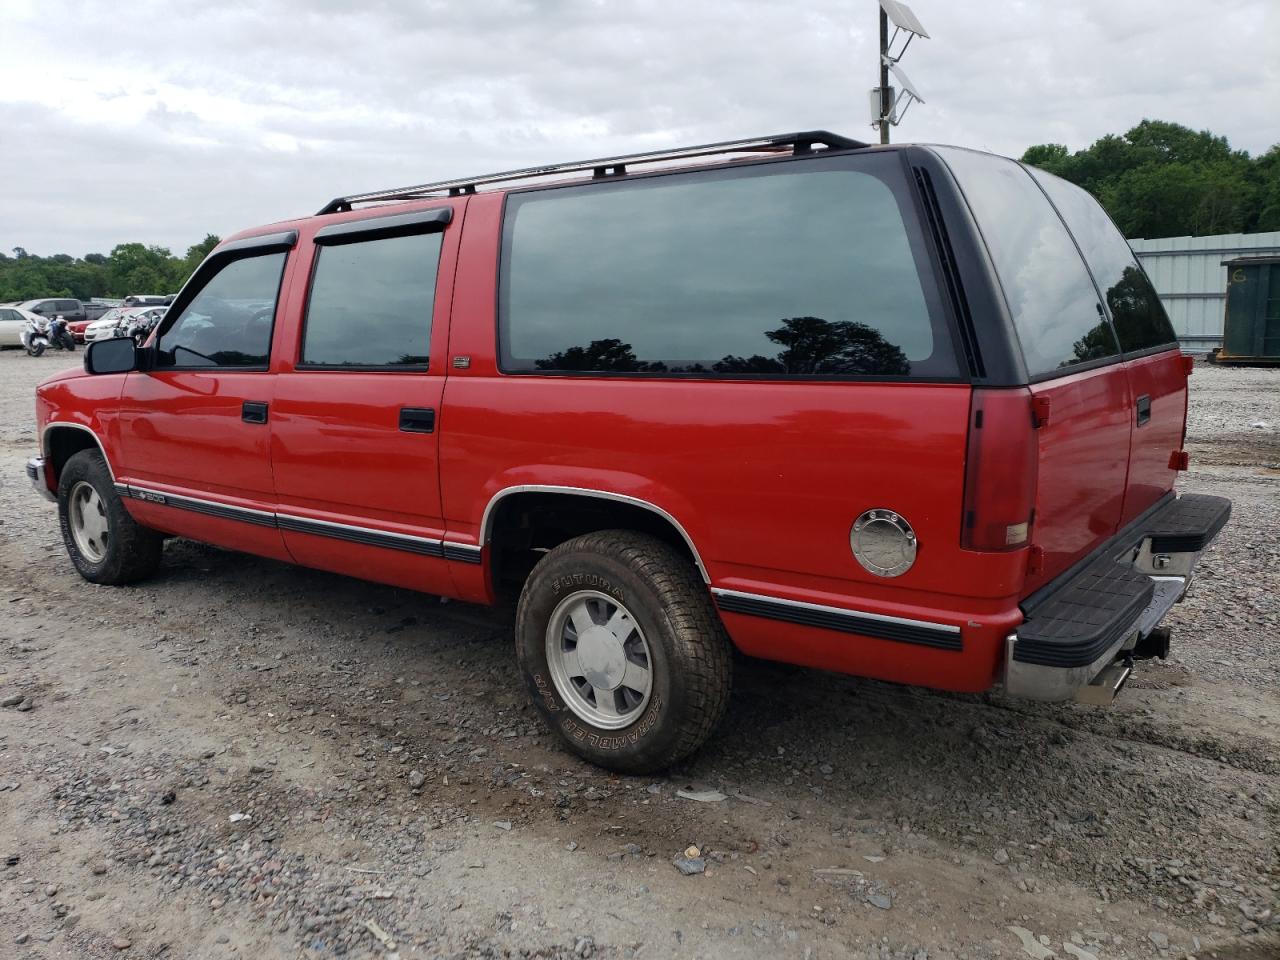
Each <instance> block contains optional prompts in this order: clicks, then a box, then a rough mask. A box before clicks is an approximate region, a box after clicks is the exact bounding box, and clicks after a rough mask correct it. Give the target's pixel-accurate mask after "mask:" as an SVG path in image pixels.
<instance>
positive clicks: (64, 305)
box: [58, 300, 80, 313]
mask: <svg viewBox="0 0 1280 960" xmlns="http://www.w3.org/2000/svg"><path fill="white" fill-rule="evenodd" d="M79 309H80V303H79V301H76V300H59V301H58V312H59V313H74V312H75V311H77V310H79Z"/></svg>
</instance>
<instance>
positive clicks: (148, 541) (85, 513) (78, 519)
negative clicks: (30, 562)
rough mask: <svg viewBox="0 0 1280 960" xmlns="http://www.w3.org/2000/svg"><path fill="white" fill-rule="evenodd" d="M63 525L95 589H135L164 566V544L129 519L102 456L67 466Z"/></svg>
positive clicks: (61, 480)
mask: <svg viewBox="0 0 1280 960" xmlns="http://www.w3.org/2000/svg"><path fill="white" fill-rule="evenodd" d="M58 520H59V524H60V526H61V528H62V540H63V543H65V544H66V547H67V554H68V555H69V556H70V557H71V562H72V563H73V564H74V565H75V568H76V570H77V571H79V573H80V576H82V577H84V578H85V579H86V580H88V581H89V582H90V583H104V584H121V583H131V582H133V581H134V580H141V579H143V578H145V577H149V576H151V574H153V573H154V572H155V570H156V567H158V566H159V565H160V551H161V549H162V547H163V545H164V538H163V537H161V535H160V534H159V533H157V532H156V531H154V530H150V529H148V528H147V527H144V526H142V525H141V524H139V523H138V522H137V521H135V520H134V519H133V517H131V516H130V515H129V511H128V510H126V509H125V506H124V503H123V502H122V501H121V499H120V495H119V494H118V493H116V487H115V482H114V481H113V480H112V478H111V471H110V470H108V469H107V463H106V460H104V459H103V456H102V454H101V453H99V452H98V451H97V450H81V451H80V452H79V453H77V454H75V455H74V456H72V457H71V459H69V460H68V461H67V462H66V464H65V465H64V466H63V468H62V472H61V474H60V475H59V477H58Z"/></svg>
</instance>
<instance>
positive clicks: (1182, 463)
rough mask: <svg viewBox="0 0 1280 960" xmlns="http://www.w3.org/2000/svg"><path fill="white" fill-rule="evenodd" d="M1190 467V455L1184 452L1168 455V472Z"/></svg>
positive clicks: (1177, 451)
mask: <svg viewBox="0 0 1280 960" xmlns="http://www.w3.org/2000/svg"><path fill="white" fill-rule="evenodd" d="M1189 466H1191V454H1189V453H1187V451H1185V450H1175V451H1173V453H1171V454H1169V469H1170V470H1185V469H1187V467H1189Z"/></svg>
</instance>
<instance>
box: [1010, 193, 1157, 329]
mask: <svg viewBox="0 0 1280 960" xmlns="http://www.w3.org/2000/svg"><path fill="white" fill-rule="evenodd" d="M1031 175H1032V176H1033V177H1035V178H1036V181H1037V182H1038V183H1039V184H1040V186H1042V187H1044V190H1045V193H1047V194H1049V199H1050V200H1052V201H1053V205H1054V206H1055V207H1057V208H1058V212H1059V213H1060V214H1062V219H1063V220H1065V221H1066V222H1067V227H1068V229H1070V230H1071V235H1072V236H1073V237H1075V238H1076V243H1078V244H1079V245H1080V250H1081V252H1082V253H1083V254H1084V259H1085V263H1087V264H1088V265H1089V270H1090V271H1091V272H1092V273H1093V279H1094V280H1096V281H1097V282H1098V286H1099V287H1100V288H1101V290H1102V293H1103V296H1104V297H1106V301H1107V307H1108V308H1109V309H1110V310H1111V321H1112V323H1114V324H1115V328H1116V334H1117V335H1118V336H1119V337H1120V348H1121V349H1122V350H1124V351H1125V352H1126V353H1136V352H1138V351H1142V350H1150V349H1152V348H1153V347H1161V346H1170V347H1172V346H1174V345H1176V343H1177V339H1178V338H1177V335H1176V334H1175V333H1174V332H1173V324H1171V323H1170V322H1169V317H1168V316H1167V315H1166V314H1165V312H1164V305H1163V304H1161V303H1160V298H1159V297H1158V296H1157V295H1156V291H1155V288H1154V287H1152V286H1151V281H1150V280H1148V279H1147V275H1146V273H1145V272H1144V271H1143V269H1142V267H1141V265H1140V264H1139V263H1138V258H1137V257H1135V256H1134V255H1133V251H1132V250H1131V249H1130V248H1129V241H1127V240H1125V238H1124V237H1123V236H1122V235H1121V234H1120V231H1119V230H1117V229H1116V225H1115V224H1114V223H1112V222H1111V218H1110V217H1108V216H1107V214H1106V211H1105V210H1103V209H1102V207H1101V206H1099V205H1098V201H1097V200H1094V199H1093V197H1091V196H1089V194H1088V193H1086V192H1085V191H1084V190H1081V189H1080V188H1079V187H1077V186H1076V185H1075V184H1074V183H1068V182H1067V181H1066V180H1063V179H1061V178H1059V177H1055V176H1053V174H1050V173H1045V172H1044V171H1043V170H1036V169H1034V168H1032V169H1031Z"/></svg>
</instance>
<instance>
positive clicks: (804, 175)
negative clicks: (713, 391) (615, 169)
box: [499, 155, 957, 378]
mask: <svg viewBox="0 0 1280 960" xmlns="http://www.w3.org/2000/svg"><path fill="white" fill-rule="evenodd" d="M911 209H912V208H911V203H910V199H909V195H908V194H907V192H906V189H905V186H904V178H903V175H902V170H901V166H900V161H899V160H898V158H897V157H895V156H894V155H882V156H863V157H848V156H845V157H823V158H815V159H811V160H802V161H796V162H787V163H773V164H759V165H753V166H750V167H739V168H736V169H729V170H724V169H721V170H713V171H700V172H696V173H682V174H670V175H665V176H658V177H648V178H644V179H639V180H634V181H627V182H619V183H614V184H592V185H584V186H575V187H564V188H557V189H549V190H540V191H533V192H527V193H517V194H512V195H510V196H509V197H508V199H507V206H506V213H505V221H504V229H503V266H502V279H501V287H500V300H499V304H500V309H499V333H500V337H499V343H500V350H501V363H502V369H503V370H504V371H506V372H515V373H522V372H530V373H534V372H548V373H569V372H579V373H625V374H639V375H660V376H670V375H695V376H706V377H715V376H762V377H769V378H821V377H864V376H887V377H908V376H926V377H953V376H955V375H956V373H957V369H956V361H955V356H954V352H953V350H952V347H951V343H950V339H949V337H948V335H947V329H946V326H945V323H944V322H943V320H942V316H943V314H942V311H941V309H940V305H939V303H938V297H937V291H936V287H935V286H934V285H933V282H932V279H928V280H925V281H922V279H921V278H922V276H924V277H927V278H931V274H929V273H928V268H927V264H928V260H927V259H926V256H925V253H924V248H923V243H922V240H921V237H920V236H919V232H918V230H917V228H916V226H915V222H914V219H913V217H912V215H911Z"/></svg>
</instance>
